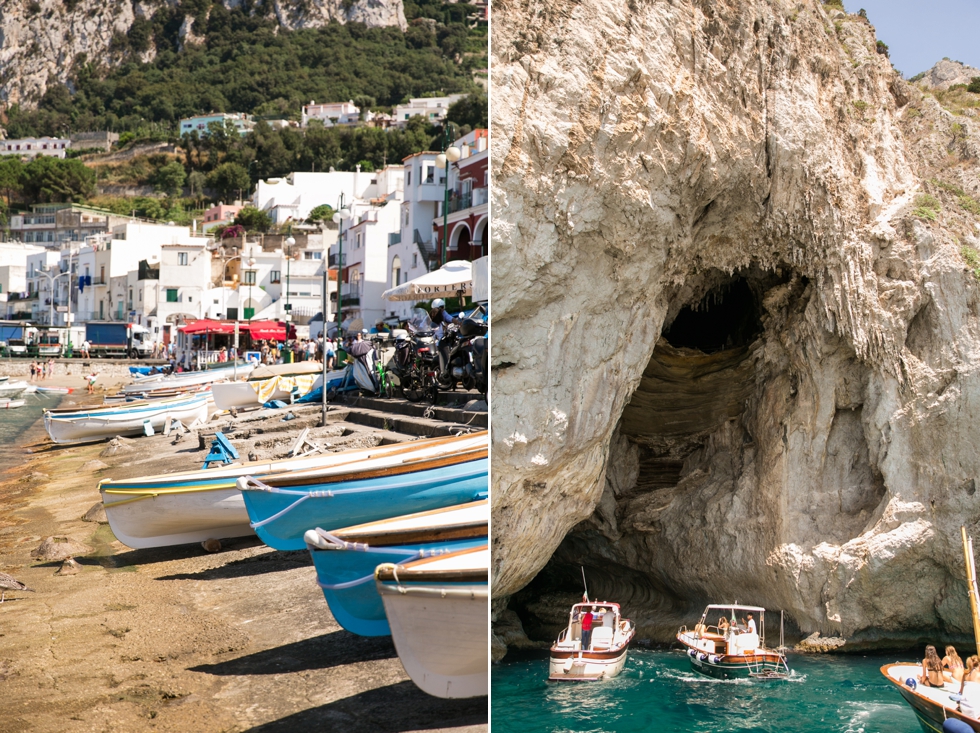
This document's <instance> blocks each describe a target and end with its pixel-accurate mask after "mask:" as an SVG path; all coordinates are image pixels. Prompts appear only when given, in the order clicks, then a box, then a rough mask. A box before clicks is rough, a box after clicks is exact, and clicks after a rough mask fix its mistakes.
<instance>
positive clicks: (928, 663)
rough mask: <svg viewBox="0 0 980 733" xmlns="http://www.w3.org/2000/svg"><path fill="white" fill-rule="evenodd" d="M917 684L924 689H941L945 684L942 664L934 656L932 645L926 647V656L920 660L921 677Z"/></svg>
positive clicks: (937, 657) (936, 655)
mask: <svg viewBox="0 0 980 733" xmlns="http://www.w3.org/2000/svg"><path fill="white" fill-rule="evenodd" d="M919 682H920V683H921V684H923V685H925V686H926V687H942V686H943V684H945V682H946V677H945V675H944V674H943V662H942V660H941V659H940V658H939V655H938V654H936V647H934V646H933V645H932V644H930V645H929V646H927V647H926V656H925V659H923V660H922V675H921V676H920V677H919Z"/></svg>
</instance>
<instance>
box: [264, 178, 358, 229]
mask: <svg viewBox="0 0 980 733" xmlns="http://www.w3.org/2000/svg"><path fill="white" fill-rule="evenodd" d="M373 178H374V173H368V172H366V171H360V170H357V171H354V172H349V171H330V172H328V173H303V172H295V173H290V174H289V175H288V176H286V177H285V178H270V179H268V180H265V181H259V182H258V185H257V186H256V187H255V194H254V195H253V196H252V204H253V206H255V208H257V209H260V210H262V211H265V212H266V213H268V214H269V216H271V217H272V221H273V223H274V224H284V223H285V222H287V221H290V220H292V221H293V222H301V221H304V220H305V219H306V218H307V217H308V216H309V215H310V212H311V211H313V209H315V208H316V207H317V206H321V205H323V204H328V205H330V206H332V207H334V208H336V207H337V203H338V201H339V200H340V195H341V194H344V196H345V197H346V200H347V201H351V200H353V199H355V198H361V197H363V196H364V193H365V191H367V189H368V186H370V185H371V181H372V179H373Z"/></svg>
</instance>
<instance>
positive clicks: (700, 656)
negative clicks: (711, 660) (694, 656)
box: [698, 652, 708, 662]
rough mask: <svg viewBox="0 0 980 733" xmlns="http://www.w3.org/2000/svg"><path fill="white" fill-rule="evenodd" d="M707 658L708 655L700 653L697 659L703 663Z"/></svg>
mask: <svg viewBox="0 0 980 733" xmlns="http://www.w3.org/2000/svg"><path fill="white" fill-rule="evenodd" d="M707 658H708V655H707V654H705V653H704V652H701V653H700V654H698V659H700V660H701V661H702V662H703V661H704V660H705V659H707Z"/></svg>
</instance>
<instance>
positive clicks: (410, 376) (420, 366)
mask: <svg viewBox="0 0 980 733" xmlns="http://www.w3.org/2000/svg"><path fill="white" fill-rule="evenodd" d="M437 349H438V342H437V340H436V338H435V336H434V332H433V328H432V322H431V321H430V320H429V314H428V313H426V312H425V311H424V310H422V309H421V308H416V309H415V313H414V314H413V316H412V318H411V319H410V320H409V322H408V330H407V332H402V333H400V332H396V335H395V354H394V356H393V357H392V358H391V361H390V362H388V372H389V379H390V380H391V382H392V384H393V385H395V387H396V388H398V389H400V390H401V393H402V395H403V396H404V397H405V399H407V400H408V401H409V402H418V401H420V400H422V399H424V398H426V397H428V398H429V399H431V400H432V401H433V402H435V401H436V399H437V398H438V385H437V382H436V376H437V375H438V372H439V357H438V354H437Z"/></svg>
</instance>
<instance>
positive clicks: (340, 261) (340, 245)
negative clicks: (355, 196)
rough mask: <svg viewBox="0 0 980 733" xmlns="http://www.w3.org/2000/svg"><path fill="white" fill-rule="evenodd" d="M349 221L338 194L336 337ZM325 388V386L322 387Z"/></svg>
mask: <svg viewBox="0 0 980 733" xmlns="http://www.w3.org/2000/svg"><path fill="white" fill-rule="evenodd" d="M348 219H350V209H348V208H346V207H345V206H344V194H343V193H341V194H340V203H339V205H338V206H337V213H336V214H334V215H333V221H334V224H336V225H337V335H338V336H343V331H341V327H340V324H341V323H343V316H342V315H341V313H340V306H341V293H340V278H341V276H342V273H343V271H344V236H343V235H344V225H343V222H345V221H347V220H348ZM323 329H324V332H326V329H327V314H326V312H324V314H323ZM324 387H326V385H324Z"/></svg>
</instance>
